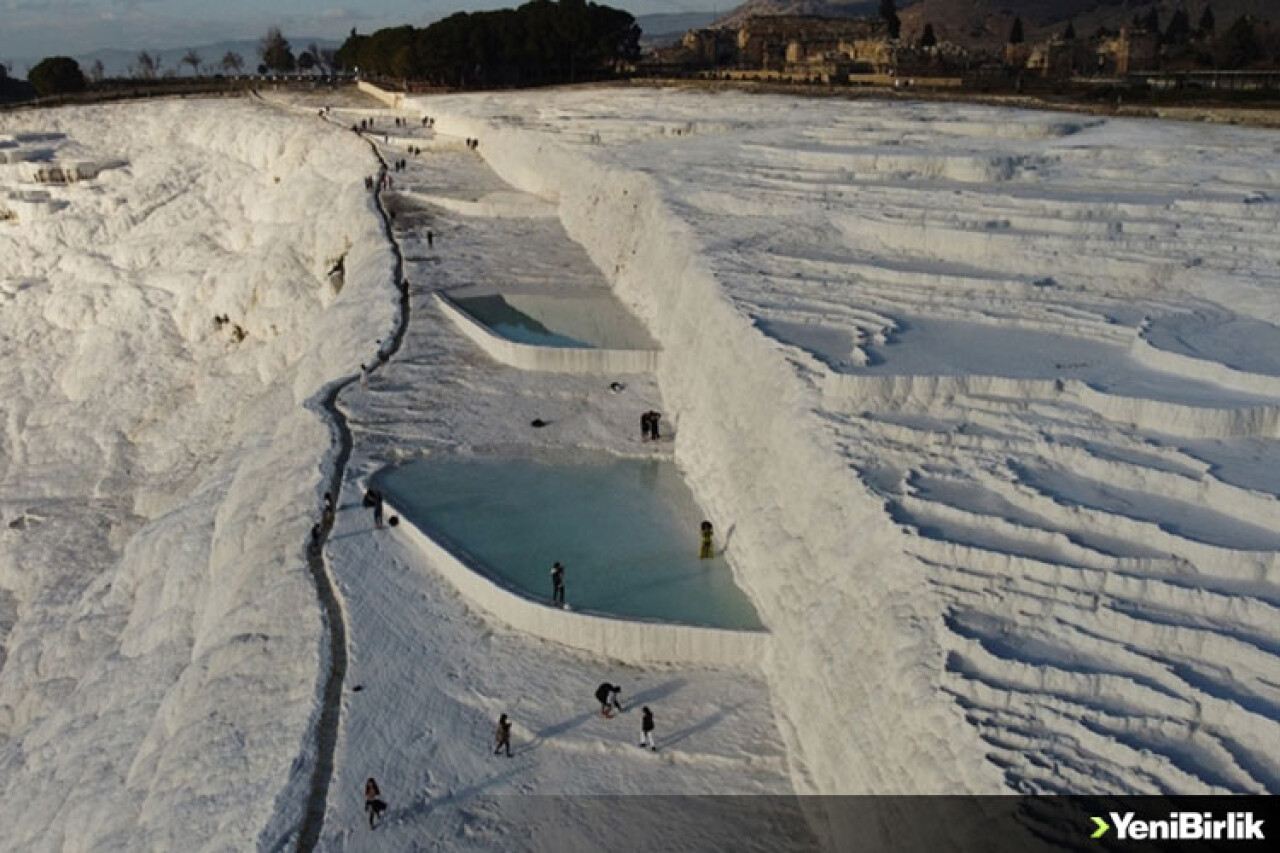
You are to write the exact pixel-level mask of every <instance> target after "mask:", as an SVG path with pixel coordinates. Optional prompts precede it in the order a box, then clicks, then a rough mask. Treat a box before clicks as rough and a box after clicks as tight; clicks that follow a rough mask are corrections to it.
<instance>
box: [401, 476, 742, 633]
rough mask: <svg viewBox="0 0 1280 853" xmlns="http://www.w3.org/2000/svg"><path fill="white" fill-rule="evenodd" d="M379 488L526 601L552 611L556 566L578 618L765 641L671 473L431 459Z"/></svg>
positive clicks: (436, 536) (719, 542) (694, 506)
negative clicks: (701, 629)
mask: <svg viewBox="0 0 1280 853" xmlns="http://www.w3.org/2000/svg"><path fill="white" fill-rule="evenodd" d="M376 482H377V483H378V486H379V488H381V489H382V490H383V492H384V493H385V494H386V496H387V498H388V499H389V500H390V502H391V503H393V504H394V505H395V506H397V507H399V508H400V511H401V512H403V513H404V514H405V516H406V517H407V519H408V520H409V521H410V522H412V523H413V524H415V525H417V526H418V527H419V528H421V529H422V530H424V531H425V532H427V533H428V534H429V535H430V536H431V537H432V538H433V539H435V540H436V541H437V542H440V543H441V544H442V545H445V546H446V547H448V548H449V549H450V550H451V551H453V552H454V553H455V554H458V555H459V556H461V557H463V558H464V560H466V561H467V562H468V563H469V564H470V565H472V566H473V567H474V568H477V569H478V570H480V571H481V572H483V573H484V574H486V575H488V576H489V577H491V578H493V579H495V580H497V581H498V582H499V583H501V584H502V585H504V586H507V587H509V588H513V589H515V590H516V591H518V592H520V593H521V594H523V595H525V596H527V597H530V598H534V599H537V600H541V601H546V602H548V603H550V600H551V564H552V563H553V562H555V561H556V560H559V561H560V562H561V563H563V564H564V567H565V589H566V596H565V598H566V601H567V603H568V605H569V607H570V608H571V609H574V610H585V611H591V612H594V613H603V614H610V615H616V616H624V617H628V618H639V619H649V620H658V621H663V622H674V623H680V624H686V625H703V626H708V627H715V628H735V629H743V630H761V624H760V620H759V617H758V616H757V615H756V612H755V609H754V607H752V605H751V602H750V601H749V600H748V599H747V597H746V595H745V594H744V593H743V592H742V590H740V589H739V588H738V587H737V586H736V585H735V584H734V581H733V575H732V573H731V571H730V569H729V566H728V564H727V563H726V562H725V559H724V557H723V556H716V557H713V558H712V559H709V560H700V559H698V546H699V534H698V525H699V523H700V522H701V521H702V514H701V511H700V510H699V509H698V506H697V504H696V503H695V502H694V499H693V495H692V494H691V493H690V492H689V489H688V488H687V487H686V486H685V484H684V481H683V480H682V479H681V476H680V473H679V471H678V470H677V469H676V467H675V465H673V464H671V463H669V462H661V461H657V460H636V459H614V458H612V457H601V456H591V455H588V456H587V457H586V459H585V460H584V459H583V458H582V457H581V456H580V455H575V456H574V457H573V461H559V460H557V461H555V462H551V461H546V460H541V459H528V458H501V459H492V458H490V459H474V458H463V459H460V458H455V457H443V458H435V457H428V458H425V459H419V460H417V461H414V462H410V463H407V464H405V465H402V466H399V467H397V468H392V469H388V470H386V471H383V472H381V473H380V474H379V475H378V476H377V477H376ZM716 541H717V548H719V547H720V546H721V545H722V544H723V531H718V532H717V540H716Z"/></svg>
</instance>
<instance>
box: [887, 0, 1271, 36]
mask: <svg viewBox="0 0 1280 853" xmlns="http://www.w3.org/2000/svg"><path fill="white" fill-rule="evenodd" d="M898 5H899V6H900V7H903V8H902V10H901V11H900V12H899V15H898V17H899V18H900V19H901V20H902V35H903V37H904V38H908V39H914V38H918V37H919V35H920V33H921V32H923V30H924V25H925V24H926V23H931V24H933V29H934V32H935V33H936V35H937V36H938V38H939V39H942V40H945V41H953V42H956V43H958V44H963V45H966V46H971V47H972V46H979V45H986V46H999V45H1001V44H1003V43H1004V42H1005V40H1006V39H1007V38H1008V36H1009V28H1010V27H1011V26H1012V24H1013V19H1014V18H1015V17H1021V18H1022V23H1023V29H1024V32H1025V34H1026V38H1027V40H1028V41H1037V40H1039V39H1042V38H1046V37H1048V36H1049V35H1051V34H1052V33H1054V32H1061V31H1062V30H1063V29H1065V28H1066V25H1067V22H1068V21H1071V22H1072V24H1073V26H1074V27H1075V31H1076V33H1077V34H1078V35H1080V36H1089V35H1092V34H1093V33H1094V32H1096V31H1097V29H1098V27H1100V26H1104V27H1107V28H1108V29H1111V30H1116V29H1119V28H1120V27H1122V26H1127V25H1128V24H1129V23H1130V22H1131V21H1132V20H1133V16H1134V15H1141V16H1145V15H1146V14H1147V13H1148V12H1149V11H1150V10H1151V9H1155V10H1157V12H1158V13H1159V15H1160V23H1161V26H1162V27H1163V26H1164V25H1165V24H1167V23H1168V22H1169V19H1170V18H1172V17H1173V14H1174V12H1176V11H1177V10H1178V8H1179V7H1182V8H1185V9H1186V10H1187V13H1188V14H1189V15H1190V17H1191V25H1192V26H1193V27H1194V26H1195V25H1196V24H1197V23H1198V22H1199V20H1200V15H1201V13H1202V12H1203V11H1204V8H1205V6H1206V5H1207V6H1211V7H1212V8H1213V14H1214V17H1215V18H1216V20H1217V29H1218V31H1219V32H1221V31H1222V30H1224V29H1226V28H1227V27H1229V26H1230V25H1231V23H1232V22H1233V21H1234V20H1235V19H1236V18H1238V17H1239V16H1240V15H1243V14H1246V13H1247V14H1250V15H1253V16H1254V17H1256V18H1257V19H1258V20H1260V21H1267V20H1270V21H1280V3H1278V2H1276V0H1208V2H1206V0H918V2H916V3H912V4H910V5H909V6H908V5H907V4H904V3H899V4H898Z"/></svg>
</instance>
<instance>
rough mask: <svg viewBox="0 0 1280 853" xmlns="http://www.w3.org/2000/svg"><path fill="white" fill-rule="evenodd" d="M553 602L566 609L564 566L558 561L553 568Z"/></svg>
mask: <svg viewBox="0 0 1280 853" xmlns="http://www.w3.org/2000/svg"><path fill="white" fill-rule="evenodd" d="M551 601H552V603H554V604H555V605H557V606H558V607H564V566H562V565H560V562H559V561H558V560H557V561H556V563H555V565H553V566H552V567H551Z"/></svg>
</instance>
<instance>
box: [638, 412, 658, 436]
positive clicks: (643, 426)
mask: <svg viewBox="0 0 1280 853" xmlns="http://www.w3.org/2000/svg"><path fill="white" fill-rule="evenodd" d="M661 420H662V413H661V412H655V411H653V410H652V409H650V410H649V411H647V412H645V413H644V414H643V415H641V416H640V435H641V437H642V438H643V439H644V440H645V441H649V440H650V439H652V440H654V441H657V440H658V439H659V438H660V437H661V435H660V433H659V431H658V422H659V421H661Z"/></svg>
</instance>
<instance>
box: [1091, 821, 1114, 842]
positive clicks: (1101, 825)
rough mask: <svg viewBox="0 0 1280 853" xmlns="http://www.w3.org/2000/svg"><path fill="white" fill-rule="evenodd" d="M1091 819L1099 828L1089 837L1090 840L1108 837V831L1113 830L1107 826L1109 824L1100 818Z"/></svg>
mask: <svg viewBox="0 0 1280 853" xmlns="http://www.w3.org/2000/svg"><path fill="white" fill-rule="evenodd" d="M1089 819H1090V820H1092V821H1093V822H1094V823H1096V824H1097V825H1098V828H1097V829H1095V830H1094V831H1093V835H1090V836H1089V837H1090V838H1101V837H1102V836H1104V835H1106V834H1107V830H1108V829H1110V828H1111V827H1110V826H1108V825H1107V822H1106V821H1105V820H1103V819H1102V818H1100V817H1093V818H1089Z"/></svg>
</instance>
